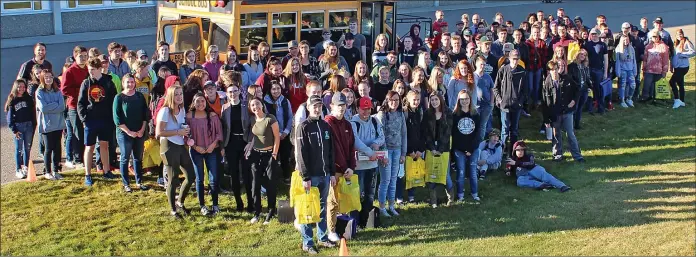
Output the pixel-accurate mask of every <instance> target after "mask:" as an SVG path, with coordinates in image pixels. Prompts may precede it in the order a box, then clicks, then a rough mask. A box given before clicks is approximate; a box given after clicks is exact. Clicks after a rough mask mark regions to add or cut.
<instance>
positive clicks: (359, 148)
mask: <svg viewBox="0 0 696 257" xmlns="http://www.w3.org/2000/svg"><path fill="white" fill-rule="evenodd" d="M372 108H373V106H372V101H371V100H370V98H367V97H362V98H360V100H359V105H358V113H357V114H355V115H354V116H353V117H352V118H351V123H352V128H353V134H354V138H355V145H354V146H355V151H356V153H358V154H360V153H362V154H364V155H366V156H368V157H369V159H368V160H358V161H357V163H356V167H355V174H358V179H359V180H360V181H359V183H360V195H361V196H362V198H361V199H360V200H361V203H362V208H363V209H366V208H372V203H373V202H374V200H375V188H376V186H377V169H378V167H377V166H378V165H379V160H378V159H377V155H376V153H375V151H379V150H381V149H383V148H384V130H383V128H382V124H381V123H380V122H379V121H378V120H377V118H376V117H375V116H374V115H370V114H371V113H372Z"/></svg>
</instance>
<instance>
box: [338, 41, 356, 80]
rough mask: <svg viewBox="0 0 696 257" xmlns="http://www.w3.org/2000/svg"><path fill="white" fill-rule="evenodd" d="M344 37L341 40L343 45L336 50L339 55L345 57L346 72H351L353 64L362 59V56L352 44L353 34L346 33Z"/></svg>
mask: <svg viewBox="0 0 696 257" xmlns="http://www.w3.org/2000/svg"><path fill="white" fill-rule="evenodd" d="M344 38H345V41H343V45H342V46H341V48H340V49H338V51H339V53H340V55H341V56H343V58H344V59H346V63H347V64H348V72H349V73H350V74H353V71H354V69H355V64H356V63H358V61H360V60H362V56H361V54H360V50H358V48H356V47H354V46H353V43H354V42H355V37H354V36H353V34H352V33H346V34H345V36H344Z"/></svg>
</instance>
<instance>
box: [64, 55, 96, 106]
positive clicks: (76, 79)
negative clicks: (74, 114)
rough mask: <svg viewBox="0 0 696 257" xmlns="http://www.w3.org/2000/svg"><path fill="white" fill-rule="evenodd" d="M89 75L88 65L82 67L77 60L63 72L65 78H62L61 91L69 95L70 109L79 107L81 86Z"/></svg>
mask: <svg viewBox="0 0 696 257" xmlns="http://www.w3.org/2000/svg"><path fill="white" fill-rule="evenodd" d="M87 77H89V72H88V71H87V66H85V67H82V68H81V67H80V66H79V65H77V62H76V63H73V64H72V65H71V66H70V67H69V68H68V69H67V70H66V71H65V73H64V74H63V78H62V79H61V80H60V81H61V84H60V91H61V92H62V93H63V95H64V96H65V97H67V100H66V101H67V104H68V109H70V110H75V109H77V98H78V97H79V96H80V86H81V85H82V82H83V81H84V80H85V79H86V78H87Z"/></svg>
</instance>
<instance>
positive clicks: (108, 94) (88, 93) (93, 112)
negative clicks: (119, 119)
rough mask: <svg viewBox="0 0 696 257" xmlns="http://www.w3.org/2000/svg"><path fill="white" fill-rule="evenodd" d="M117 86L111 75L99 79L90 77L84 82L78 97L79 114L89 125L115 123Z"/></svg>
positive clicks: (86, 124)
mask: <svg viewBox="0 0 696 257" xmlns="http://www.w3.org/2000/svg"><path fill="white" fill-rule="evenodd" d="M115 97H116V87H115V86H114V83H113V82H112V81H111V77H110V76H102V77H101V78H99V79H94V78H92V77H89V78H87V79H85V80H84V81H83V82H82V86H81V87H80V96H79V97H78V99H77V114H78V115H79V116H80V120H81V121H82V122H83V123H85V126H88V124H89V125H93V126H94V125H96V126H99V125H103V124H113V120H112V119H113V118H112V117H113V106H114V105H113V104H114V98H115Z"/></svg>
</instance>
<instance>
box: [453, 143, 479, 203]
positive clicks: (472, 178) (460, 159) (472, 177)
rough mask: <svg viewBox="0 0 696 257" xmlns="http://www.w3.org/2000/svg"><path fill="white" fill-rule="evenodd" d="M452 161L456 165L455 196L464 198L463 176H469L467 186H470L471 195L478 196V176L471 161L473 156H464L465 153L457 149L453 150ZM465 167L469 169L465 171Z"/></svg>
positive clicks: (474, 164)
mask: <svg viewBox="0 0 696 257" xmlns="http://www.w3.org/2000/svg"><path fill="white" fill-rule="evenodd" d="M452 152H453V153H454V161H455V163H456V166H457V198H458V199H463V198H464V176H465V174H466V175H468V176H469V186H470V187H471V188H470V189H471V195H472V196H478V176H477V174H476V163H475V162H473V160H474V158H475V156H474V154H473V153H472V154H471V156H466V154H465V153H463V152H460V151H459V150H453V151H452ZM467 169H469V170H468V171H467Z"/></svg>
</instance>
